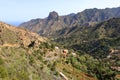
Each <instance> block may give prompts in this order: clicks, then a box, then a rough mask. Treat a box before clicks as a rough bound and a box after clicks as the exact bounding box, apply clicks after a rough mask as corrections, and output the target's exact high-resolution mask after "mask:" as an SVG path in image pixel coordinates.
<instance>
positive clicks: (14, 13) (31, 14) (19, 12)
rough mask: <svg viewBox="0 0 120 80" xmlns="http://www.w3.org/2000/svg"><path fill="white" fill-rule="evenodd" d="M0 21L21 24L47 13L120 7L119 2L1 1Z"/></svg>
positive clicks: (117, 0)
mask: <svg viewBox="0 0 120 80" xmlns="http://www.w3.org/2000/svg"><path fill="white" fill-rule="evenodd" d="M0 5H1V6H0V10H1V15H0V21H4V22H8V23H15V22H16V23H21V22H24V21H28V20H31V19H36V18H45V17H47V16H48V14H49V12H51V11H56V12H58V14H59V15H67V14H70V13H77V12H81V11H83V10H85V9H90V8H98V9H104V8H113V7H120V1H119V0H114V1H113V0H101V1H97V0H89V1H88V0H84V1H82V0H71V1H68V0H66V1H65V0H61V1H56V0H53V1H47V0H44V1H39V0H36V1H35V0H30V1H25V0H24V1H23V0H12V1H10V0H3V1H1V2H0Z"/></svg>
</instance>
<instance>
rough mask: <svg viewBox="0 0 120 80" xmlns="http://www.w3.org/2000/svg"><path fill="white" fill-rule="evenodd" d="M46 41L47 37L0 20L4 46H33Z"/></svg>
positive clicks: (1, 41)
mask: <svg viewBox="0 0 120 80" xmlns="http://www.w3.org/2000/svg"><path fill="white" fill-rule="evenodd" d="M45 41H46V38H43V37H41V36H39V35H38V34H36V33H33V32H29V31H27V30H24V29H22V28H17V27H13V26H11V25H8V24H5V23H3V22H0V45H2V46H11V45H13V46H15V45H16V46H24V47H31V46H32V47H33V46H37V45H39V44H40V42H45Z"/></svg>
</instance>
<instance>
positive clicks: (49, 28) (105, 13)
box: [20, 7, 120, 37]
mask: <svg viewBox="0 0 120 80" xmlns="http://www.w3.org/2000/svg"><path fill="white" fill-rule="evenodd" d="M114 17H116V18H118V17H120V7H118V8H106V9H96V8H94V9H86V10H84V11H82V12H78V13H77V14H74V13H73V14H69V15H65V16H59V15H58V13H57V12H55V11H53V12H50V14H49V16H48V17H46V18H44V19H39V18H38V19H32V20H30V21H28V22H24V23H22V24H21V25H20V26H21V27H24V28H26V29H28V30H30V31H33V32H36V33H38V34H39V35H42V36H46V37H57V36H61V34H62V35H64V36H65V35H66V30H68V29H69V28H74V27H76V26H79V27H80V26H82V27H83V26H84V27H86V26H94V25H95V24H97V23H99V22H102V21H105V20H108V19H110V18H114ZM73 31H74V30H73Z"/></svg>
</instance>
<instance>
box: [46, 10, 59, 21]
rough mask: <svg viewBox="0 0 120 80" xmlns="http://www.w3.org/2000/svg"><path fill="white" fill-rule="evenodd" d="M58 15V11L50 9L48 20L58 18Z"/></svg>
mask: <svg viewBox="0 0 120 80" xmlns="http://www.w3.org/2000/svg"><path fill="white" fill-rule="evenodd" d="M58 17H59V15H58V13H57V12H55V11H52V12H50V13H49V16H48V20H51V19H52V20H58Z"/></svg>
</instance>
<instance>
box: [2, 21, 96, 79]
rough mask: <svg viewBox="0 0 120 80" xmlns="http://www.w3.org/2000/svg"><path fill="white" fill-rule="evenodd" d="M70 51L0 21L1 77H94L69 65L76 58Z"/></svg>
mask: <svg viewBox="0 0 120 80" xmlns="http://www.w3.org/2000/svg"><path fill="white" fill-rule="evenodd" d="M72 52H73V51H72ZM72 52H71V51H69V53H68V50H67V49H64V48H59V47H57V46H56V45H55V44H52V43H51V42H49V41H48V40H47V38H44V37H41V36H38V35H37V34H35V33H33V32H30V31H27V30H24V29H21V28H16V27H13V26H11V25H9V24H6V23H3V22H0V79H2V80H63V79H68V80H80V79H89V80H96V78H95V77H94V76H88V75H87V74H88V73H87V71H82V69H77V68H76V67H74V66H73V65H72V64H74V63H71V60H72V58H74V59H76V57H72ZM66 53H67V54H68V55H67V56H66ZM76 55H77V54H76ZM88 57H90V56H88ZM91 59H93V58H92V57H91ZM93 60H94V59H93ZM84 66H86V64H84ZM72 73H73V74H72ZM78 75H79V76H78ZM71 76H72V77H71Z"/></svg>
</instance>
